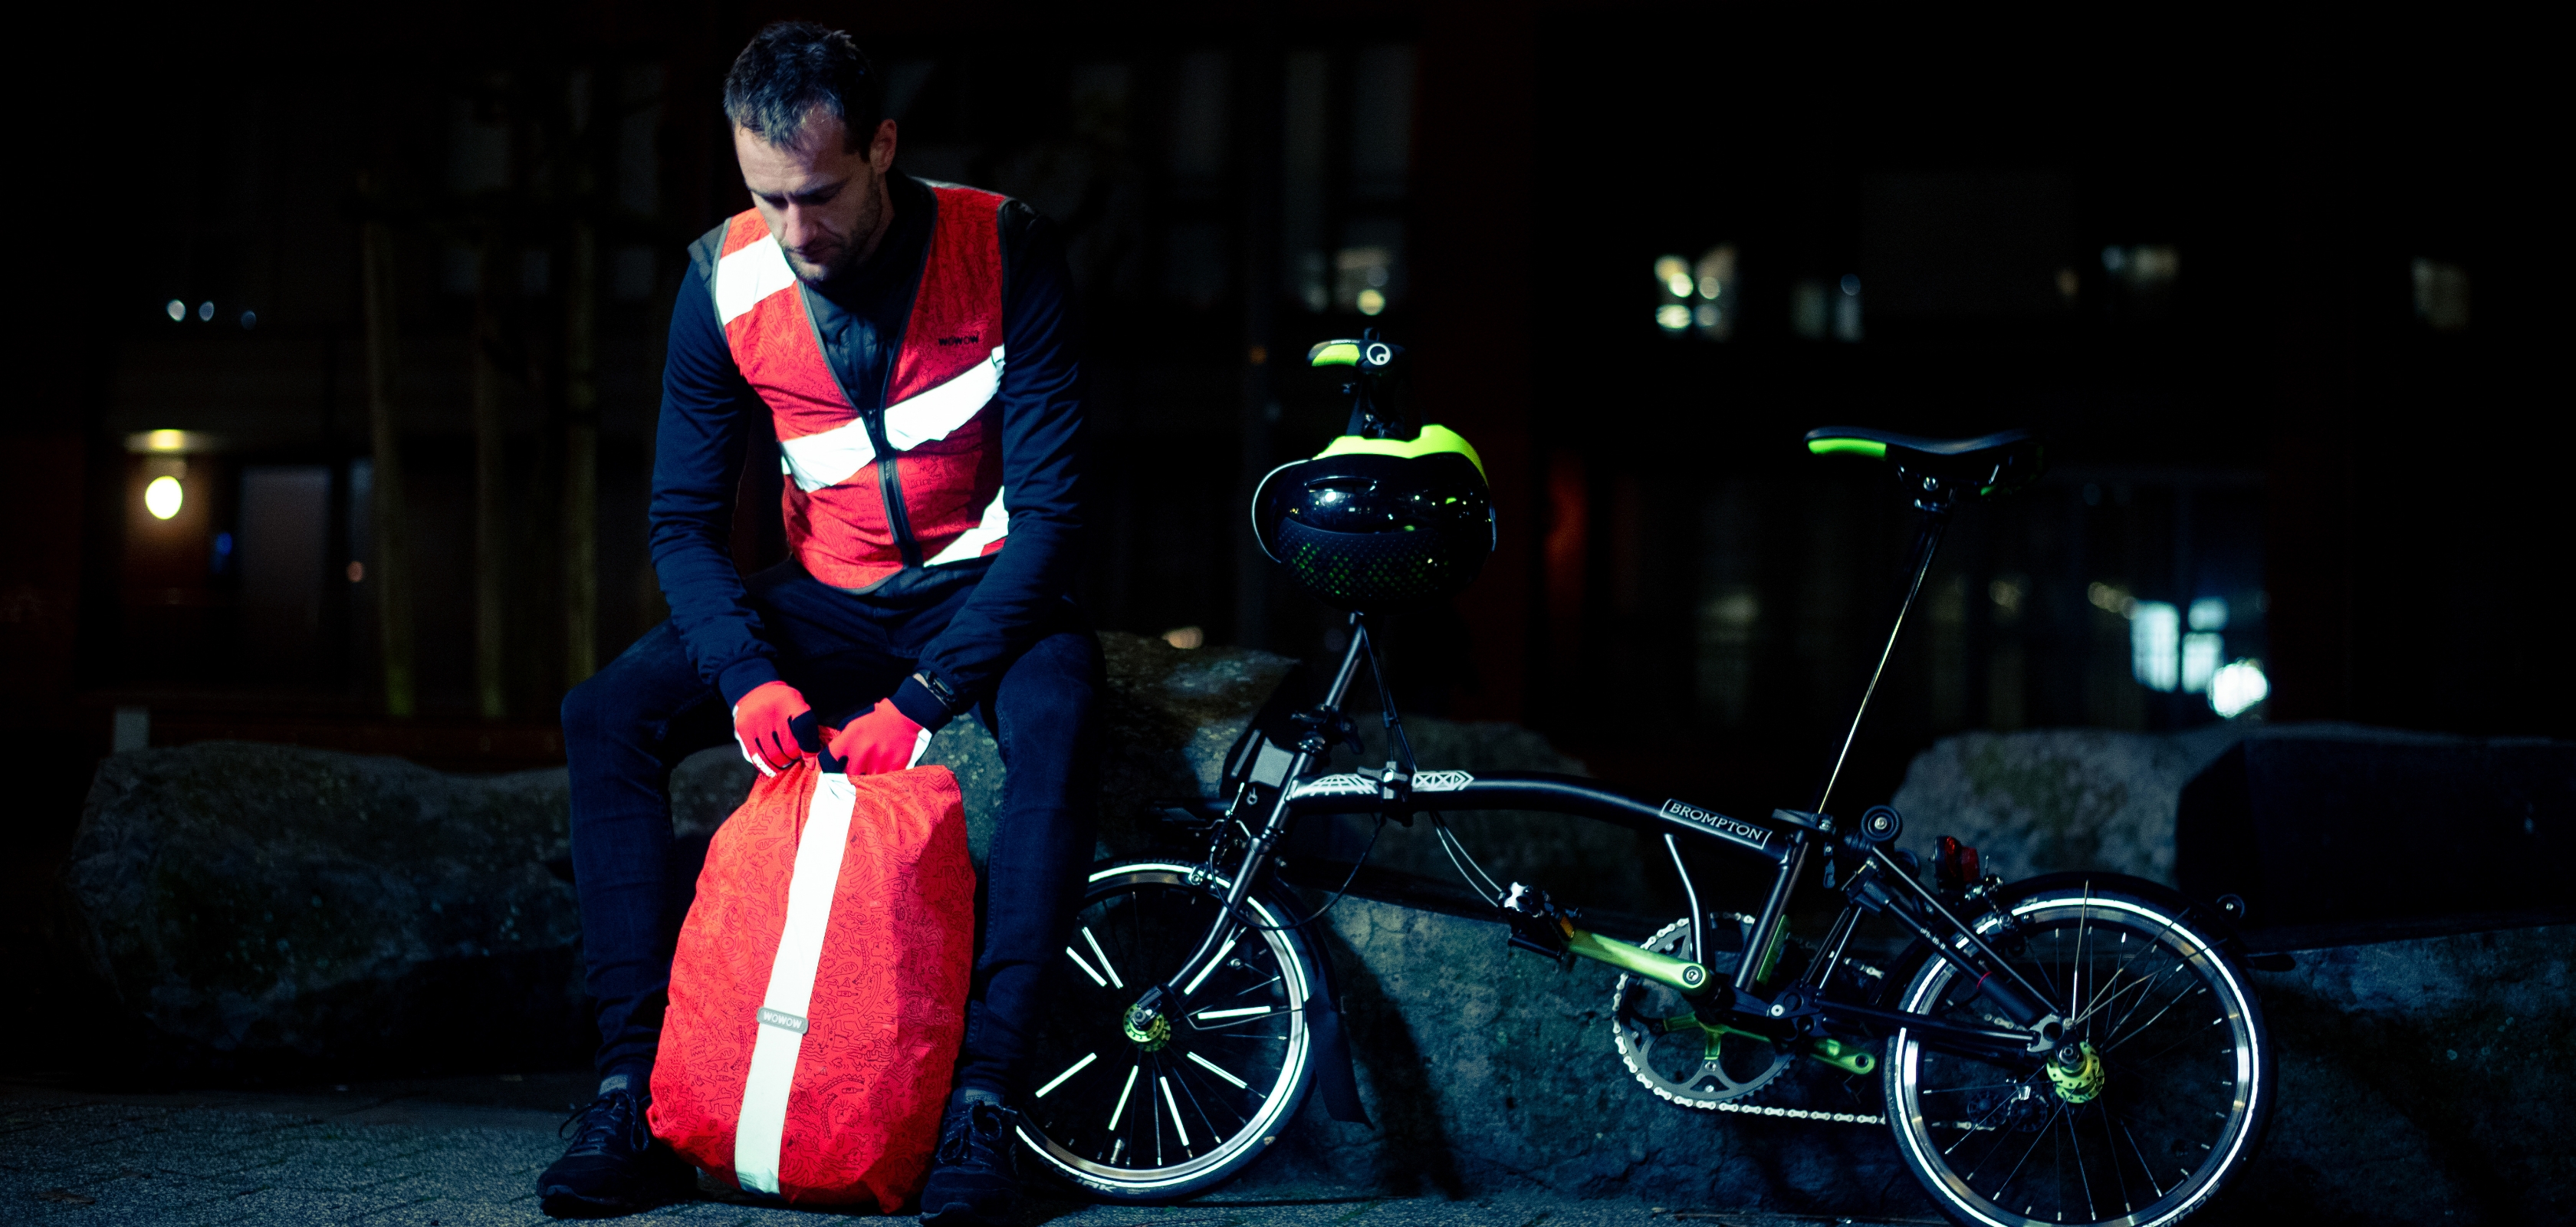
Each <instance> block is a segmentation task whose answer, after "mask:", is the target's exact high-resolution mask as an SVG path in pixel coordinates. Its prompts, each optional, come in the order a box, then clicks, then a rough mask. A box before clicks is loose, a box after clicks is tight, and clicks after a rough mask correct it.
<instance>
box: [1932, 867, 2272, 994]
mask: <svg viewBox="0 0 2576 1227" xmlns="http://www.w3.org/2000/svg"><path fill="white" fill-rule="evenodd" d="M2088 882H2089V883H2091V884H2092V885H2093V886H2094V887H2095V888H2096V889H2098V890H2104V891H2109V892H2113V893H2117V894H2125V895H2135V896H2137V897H2139V898H2142V899H2146V900H2148V901H2150V902H2153V903H2156V904H2159V905H2161V906H2164V907H2168V908H2172V909H2173V910H2174V912H2175V913H2176V914H2178V915H2181V916H2185V917H2188V918H2189V919H2190V920H2191V922H2192V924H2193V925H2194V926H2195V927H2197V928H2198V929H2199V930H2200V932H2202V933H2203V934H2206V935H2207V936H2208V937H2209V938H2210V939H2211V940H2213V941H2215V942H2217V943H2218V949H2219V952H2220V953H2221V954H2223V955H2224V956H2226V957H2227V958H2228V959H2229V960H2230V961H2232V962H2234V963H2236V964H2238V965H2240V966H2243V965H2246V964H2248V962H2249V961H2250V960H2252V959H2253V958H2255V957H2256V956H2254V955H2253V954H2252V953H2250V952H2249V951H2248V950H2247V949H2246V946H2245V938H2244V936H2243V935H2242V934H2240V933H2238V932H2237V931H2236V923H2235V921H2233V920H2231V919H2230V918H2229V917H2228V915H2227V913H2225V912H2223V911H2220V910H2219V909H2218V907H2217V906H2216V905H2215V904H2210V903H2204V902H2202V901H2201V900H2198V899H2194V898H2192V897H2191V896H2189V895H2186V894H2184V893H2182V892H2181V891H2178V890H2175V889H2174V888H2173V887H2170V886H2167V885H2165V884H2164V883H2162V882H2155V881H2150V880H2148V879H2146V878H2141V877H2136V876H2133V875H2130V874H2125V873H2094V872H2091V871H2088V870H2081V869H2070V870H2064V871H2060V872H2057V873H2043V874H2040V875H2038V876H2036V877H2029V878H2022V879H2020V880H2018V881H2014V882H2007V883H2005V884H2004V885H2002V886H2001V887H1998V888H1996V891H1995V904H1996V906H1997V907H1999V908H2001V909H2002V910H2004V911H2007V912H2009V911H2011V910H2012V909H2013V907H2014V905H2016V904H2019V903H2020V902H2021V901H2023V900H2025V899H2028V898H2030V897H2031V896H2033V895H2038V894H2042V893H2045V892H2048V891H2053V890H2067V889H2073V890H2078V891H2081V890H2082V889H2084V886H2085V884H2086V883H2088ZM1969 919H1970V920H1971V921H1973V920H1974V919H1975V918H1974V917H1970V918H1969ZM1931 957H1932V947H1931V946H1930V945H1929V944H1927V943H1926V942H1924V940H1923V939H1922V938H1919V937H1918V938H1915V939H1914V940H1913V941H1911V942H1908V943H1906V946H1905V949H1904V951H1903V952H1901V953H1899V954H1898V955H1897V956H1896V961H1895V962H1894V964H1893V965H1891V966H1890V967H1889V968H1888V969H1887V978H1886V979H1885V980H1883V981H1882V982H1881V984H1882V991H1883V992H1884V991H1892V990H1894V989H1895V988H1896V987H1897V986H1899V985H1902V984H1905V983H1906V982H1908V981H1909V980H1911V979H1912V978H1913V976H1914V972H1915V969H1917V968H1919V967H1921V966H1922V965H1923V961H1924V960H1925V959H1928V958H1931Z"/></svg>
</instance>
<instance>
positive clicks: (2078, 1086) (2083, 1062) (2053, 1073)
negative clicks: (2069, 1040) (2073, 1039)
mask: <svg viewBox="0 0 2576 1227" xmlns="http://www.w3.org/2000/svg"><path fill="white" fill-rule="evenodd" d="M2108 1078H2109V1071H2108V1070H2107V1069H2106V1068H2105V1067H2104V1066H2103V1064H2102V1055H2101V1054H2100V1053H2097V1052H2095V1051H2093V1041H2091V1040H2086V1041H2084V1042H2083V1043H2080V1044H2069V1045H2067V1046H2066V1047H2064V1048H2060V1049H2058V1050H2057V1059H2056V1060H2053V1061H2050V1062H2049V1063H2048V1080H2049V1082H2050V1083H2052V1084H2053V1085H2055V1086H2056V1087H2057V1097H2058V1098H2060V1099H2063V1100H2065V1101H2066V1102H2068V1103H2091V1102H2093V1098H2094V1097H2095V1096H2097V1095H2100V1094H2101V1093H2102V1083H2103V1082H2104V1081H2105V1080H2107V1079H2108Z"/></svg>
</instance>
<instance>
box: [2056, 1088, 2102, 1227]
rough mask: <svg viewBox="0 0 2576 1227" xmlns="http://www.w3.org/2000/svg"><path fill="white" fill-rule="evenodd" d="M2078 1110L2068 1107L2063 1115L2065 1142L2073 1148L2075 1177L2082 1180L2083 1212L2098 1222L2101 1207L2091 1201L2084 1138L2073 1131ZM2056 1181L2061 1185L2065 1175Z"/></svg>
mask: <svg viewBox="0 0 2576 1227" xmlns="http://www.w3.org/2000/svg"><path fill="white" fill-rule="evenodd" d="M2080 1110H2081V1109H2070V1110H2069V1111H2068V1112H2067V1113H2066V1115H2065V1118H2064V1119H2065V1121H2066V1144H2067V1145H2069V1146H2072V1147H2074V1148H2075V1178H2076V1179H2077V1180H2079V1181H2081V1182H2083V1185H2084V1213H2085V1214H2086V1215H2087V1216H2088V1217H2090V1218H2091V1219H2092V1220H2093V1221H2095V1222H2100V1221H2101V1220H2102V1209H2101V1207H2099V1206H2097V1205H2095V1204H2094V1202H2093V1173H2092V1172H2091V1171H2090V1170H2089V1169H2088V1168H2087V1167H2086V1165H2085V1162H2084V1139H2083V1138H2082V1137H2080V1136H2078V1135H2077V1134H2076V1132H2075V1113H2076V1112H2077V1111H2080ZM2064 1166H2065V1165H2064V1164H2060V1165H2059V1167H2060V1170H2061V1172H2062V1170H2063V1168H2064ZM2058 1181H2059V1184H2060V1185H2061V1186H2063V1184H2064V1182H2065V1177H2064V1176H2063V1175H2060V1176H2059V1177H2058Z"/></svg>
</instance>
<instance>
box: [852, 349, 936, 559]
mask: <svg viewBox="0 0 2576 1227" xmlns="http://www.w3.org/2000/svg"><path fill="white" fill-rule="evenodd" d="M886 369H887V370H888V371H891V370H893V369H894V363H892V362H888V363H886ZM859 416H860V419H861V420H862V421H865V422H866V423H867V424H868V442H869V443H872V444H874V445H875V446H876V449H877V497H878V498H879V499H881V500H883V501H884V502H885V513H886V527H887V528H889V529H892V530H893V531H894V548H895V551H896V552H897V553H899V554H901V555H902V556H903V565H905V566H907V567H918V566H920V565H921V542H920V541H919V540H917V539H915V538H914V537H913V535H912V513H911V512H908V511H906V510H904V506H903V477H902V475H901V474H899V473H897V472H896V471H895V466H894V450H893V449H892V448H890V447H888V446H886V432H885V410H884V409H882V408H880V409H878V410H877V411H876V412H874V413H863V414H860V415H859Z"/></svg>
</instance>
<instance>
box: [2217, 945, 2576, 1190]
mask: <svg viewBox="0 0 2576 1227" xmlns="http://www.w3.org/2000/svg"><path fill="white" fill-rule="evenodd" d="M2296 957H2297V959H2298V962H2299V967H2298V969H2297V970H2295V971H2288V972H2258V973H2255V979H2256V982H2257V985H2258V988H2259V991H2260V993H2261V999H2262V1003H2263V1009H2264V1013H2265V1018H2266V1020H2267V1021H2268V1022H2269V1023H2270V1024H2271V1028H2272V1033H2273V1035H2274V1036H2275V1037H2277V1039H2278V1040H2279V1042H2280V1045H2281V1047H2280V1056H2279V1059H2280V1071H2281V1075H2282V1078H2281V1082H2282V1097H2281V1110H2280V1112H2279V1113H2278V1114H2276V1115H2275V1116H2274V1117H2273V1120H2272V1131H2271V1140H2270V1144H2269V1145H2268V1146H2267V1147H2266V1148H2265V1150H2264V1151H2263V1153H2262V1154H2261V1155H2259V1156H2258V1157H2257V1159H2256V1162H2255V1165H2254V1166H2253V1167H2252V1168H2249V1169H2248V1170H2247V1172H2246V1176H2245V1179H2244V1181H2243V1183H2242V1184H2241V1185H2240V1186H2239V1187H2238V1188H2237V1189H2236V1190H2235V1191H2234V1193H2233V1194H2232V1203H2233V1205H2232V1209H2233V1211H2234V1213H2235V1214H2236V1216H2237V1217H2239V1218H2240V1219H2241V1220H2242V1221H2245V1222H2290V1221H2308V1222H2341V1223H2392V1224H2393V1223H2418V1224H2420V1223H2473V1222H2477V1223H2497V1224H2504V1223H2517V1224H2518V1223H2544V1222H2561V1223H2563V1222H2567V1221H2569V1216H2570V1214H2571V1213H2576V1150H2571V1149H2570V1148H2569V1147H2568V1145H2567V1140H2566V1139H2567V1132H2568V1123H2569V1122H2568V1117H2569V1113H2570V1111H2571V1109H2576V978H2571V975H2570V966H2569V964H2570V962H2571V961H2576V927H2568V926H2563V925H2560V926H2550V927H2542V928H2527V929H2502V930H2496V931H2493V932H2486V933H2464V934H2457V935H2454V936H2448V937H2430V938H2420V939H2416V940H2412V941H2396V942H2380V943H2376V944H2371V945H2356V946H2333V947H2327V948H2324V949H2318V950H2305V951H2300V952H2299V953H2298V954H2297V956H2296Z"/></svg>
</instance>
